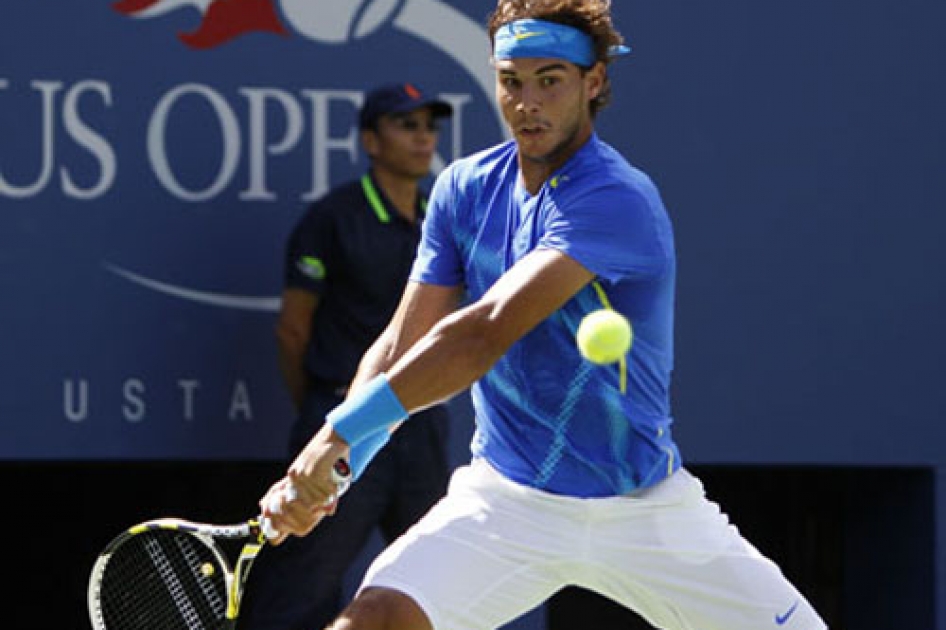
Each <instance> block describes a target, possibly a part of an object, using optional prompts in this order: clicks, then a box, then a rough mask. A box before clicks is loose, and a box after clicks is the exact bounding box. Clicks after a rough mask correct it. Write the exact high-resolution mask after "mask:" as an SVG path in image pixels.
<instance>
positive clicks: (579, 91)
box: [495, 58, 604, 169]
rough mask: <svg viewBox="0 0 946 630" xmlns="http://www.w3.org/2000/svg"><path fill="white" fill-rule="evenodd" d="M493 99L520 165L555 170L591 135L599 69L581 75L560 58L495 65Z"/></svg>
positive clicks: (579, 71)
mask: <svg viewBox="0 0 946 630" xmlns="http://www.w3.org/2000/svg"><path fill="white" fill-rule="evenodd" d="M495 66H496V96H497V99H498V101H499V106H500V108H501V109H502V112H503V118H504V119H505V120H506V124H507V125H508V126H509V130H510V131H511V132H512V135H513V137H514V138H515V139H516V143H517V145H518V148H519V156H520V159H521V160H525V161H531V162H536V163H541V164H545V165H547V166H548V167H549V168H552V169H554V168H557V167H558V166H560V165H561V164H563V163H564V162H565V161H566V160H567V159H568V158H569V157H571V155H572V154H573V153H574V152H575V151H576V150H577V149H578V147H580V146H581V145H582V144H583V143H584V142H585V141H586V140H587V139H588V137H589V136H590V135H591V130H592V119H591V109H590V103H589V102H590V100H591V99H593V98H594V97H595V96H597V95H598V92H599V91H600V89H601V85H602V77H603V72H604V70H603V66H602V65H601V64H597V65H596V66H595V67H594V68H592V69H591V70H589V71H588V72H586V73H584V74H582V73H581V70H580V69H579V67H578V66H576V65H574V64H572V63H569V62H567V61H562V60H560V59H536V58H523V59H507V60H502V61H496V62H495Z"/></svg>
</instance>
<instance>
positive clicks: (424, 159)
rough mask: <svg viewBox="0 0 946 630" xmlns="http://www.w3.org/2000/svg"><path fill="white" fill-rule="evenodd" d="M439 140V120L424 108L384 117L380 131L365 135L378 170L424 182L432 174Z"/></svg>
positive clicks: (379, 126) (368, 132)
mask: <svg viewBox="0 0 946 630" xmlns="http://www.w3.org/2000/svg"><path fill="white" fill-rule="evenodd" d="M437 137H438V127H437V121H436V120H435V119H434V117H433V114H432V113H431V111H430V108H428V107H424V108H421V109H415V110H413V111H410V112H406V113H403V114H387V115H384V116H382V117H381V118H380V119H379V120H378V124H377V129H376V130H368V131H366V132H364V134H363V136H362V139H363V142H364V145H365V151H366V152H367V153H368V155H370V156H371V158H372V165H373V167H374V168H375V169H381V170H385V171H387V172H388V173H390V174H392V175H395V176H398V177H405V178H409V179H421V178H422V177H425V176H426V175H427V173H429V172H430V162H431V160H432V159H433V156H434V149H435V148H436V146H437Z"/></svg>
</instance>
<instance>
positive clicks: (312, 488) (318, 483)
mask: <svg viewBox="0 0 946 630" xmlns="http://www.w3.org/2000/svg"><path fill="white" fill-rule="evenodd" d="M348 451H349V449H348V444H346V443H345V441H344V440H343V439H342V438H341V437H340V436H339V435H338V434H337V433H335V431H333V430H332V427H331V425H329V424H328V423H326V424H325V425H324V426H323V427H322V429H321V430H319V432H318V433H317V434H316V435H315V437H314V438H312V440H311V441H310V442H309V444H308V445H307V446H306V447H305V449H303V451H302V452H301V453H300V454H299V456H298V457H297V458H296V460H295V461H294V462H293V463H292V465H291V466H290V467H289V473H288V475H287V476H288V477H289V480H290V481H291V482H292V484H293V486H294V487H295V490H296V494H297V497H296V500H297V501H299V503H300V504H301V505H303V506H304V507H306V508H309V509H313V508H316V507H319V508H322V509H323V510H324V509H325V507H326V506H330V505H331V504H333V503H335V501H336V500H337V499H338V494H339V486H338V483H339V480H338V474H337V472H335V470H334V469H335V465H336V463H337V462H338V461H339V460H344V461H346V462H347V461H348V455H349V452H348Z"/></svg>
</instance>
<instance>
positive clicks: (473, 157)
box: [444, 140, 518, 188]
mask: <svg viewBox="0 0 946 630" xmlns="http://www.w3.org/2000/svg"><path fill="white" fill-rule="evenodd" d="M510 165H512V167H514V168H518V166H517V162H516V143H515V142H514V141H512V140H509V141H507V142H503V143H501V144H497V145H495V146H492V147H489V148H487V149H483V150H481V151H477V152H475V153H471V154H470V155H468V156H465V157H462V158H459V159H457V160H455V161H453V162H452V163H450V165H449V166H447V168H446V169H444V176H445V177H447V178H449V179H450V180H451V181H453V182H454V183H455V185H456V186H458V187H461V188H466V187H469V186H472V187H474V188H481V187H483V186H484V185H486V184H488V183H489V182H490V181H491V180H492V179H494V178H496V177H497V176H501V175H502V173H504V172H505V171H507V170H508V167H509V166H510Z"/></svg>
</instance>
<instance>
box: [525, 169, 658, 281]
mask: <svg viewBox="0 0 946 630" xmlns="http://www.w3.org/2000/svg"><path fill="white" fill-rule="evenodd" d="M558 201H559V203H556V204H555V206H554V208H553V210H552V211H551V212H550V213H549V215H548V223H547V225H546V231H545V234H544V235H543V237H542V239H541V240H540V242H539V247H546V248H550V249H556V250H559V251H561V252H563V253H565V254H568V255H569V256H571V257H572V258H574V259H575V260H577V261H578V262H580V263H581V264H582V265H583V266H584V267H585V268H587V269H588V270H589V271H591V272H592V273H594V274H595V275H597V276H599V277H602V278H604V279H606V280H608V281H612V282H616V281H618V280H620V279H636V280H642V279H652V278H657V277H660V276H661V275H663V274H664V273H665V272H666V271H667V270H668V268H670V266H671V263H672V260H673V236H672V231H671V228H670V220H669V218H668V217H667V213H666V211H665V209H664V207H663V202H662V201H661V200H660V197H659V195H658V193H657V191H656V189H655V188H642V187H624V186H603V187H599V188H596V189H594V190H591V191H587V192H586V193H584V194H582V195H581V196H580V197H573V198H571V199H567V198H562V199H560V200H558Z"/></svg>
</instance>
